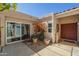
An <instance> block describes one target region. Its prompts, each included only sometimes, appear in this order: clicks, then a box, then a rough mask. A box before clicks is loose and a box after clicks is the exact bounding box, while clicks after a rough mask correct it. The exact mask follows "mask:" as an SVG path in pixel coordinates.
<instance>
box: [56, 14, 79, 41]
mask: <svg viewBox="0 0 79 59" xmlns="http://www.w3.org/2000/svg"><path fill="white" fill-rule="evenodd" d="M57 20H58V21H57V23H58V24H59V39H61V37H60V34H61V24H67V23H78V22H79V21H78V15H74V16H68V17H63V18H60V19H57ZM77 28H79V26H78V27H77ZM78 32H79V31H78ZM77 34H78V35H79V33H77ZM77 39H78V40H79V36H77Z"/></svg>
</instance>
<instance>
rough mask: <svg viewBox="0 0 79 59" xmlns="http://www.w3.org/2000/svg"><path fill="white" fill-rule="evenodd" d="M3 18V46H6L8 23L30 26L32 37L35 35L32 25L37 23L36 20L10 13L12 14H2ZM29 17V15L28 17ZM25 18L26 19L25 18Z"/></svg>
mask: <svg viewBox="0 0 79 59" xmlns="http://www.w3.org/2000/svg"><path fill="white" fill-rule="evenodd" d="M0 16H1V18H0V20H1V22H0V24H1V46H4V45H5V44H6V22H15V23H22V24H30V35H31V34H32V33H33V26H32V23H34V22H35V21H36V18H35V20H33V19H34V18H30V17H25V15H21V14H16V13H10V14H8V15H7V14H0ZM26 16H27V15H26ZM23 17H24V18H23Z"/></svg>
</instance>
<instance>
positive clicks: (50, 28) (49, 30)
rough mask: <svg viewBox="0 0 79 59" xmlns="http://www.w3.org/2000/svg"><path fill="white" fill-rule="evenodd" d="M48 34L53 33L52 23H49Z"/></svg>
mask: <svg viewBox="0 0 79 59" xmlns="http://www.w3.org/2000/svg"><path fill="white" fill-rule="evenodd" d="M48 32H50V33H51V32H52V23H48Z"/></svg>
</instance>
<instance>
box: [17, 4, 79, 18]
mask: <svg viewBox="0 0 79 59" xmlns="http://www.w3.org/2000/svg"><path fill="white" fill-rule="evenodd" d="M74 7H79V3H72V4H71V3H69V4H68V3H19V4H17V11H19V12H22V13H25V14H29V15H32V16H36V17H42V16H45V15H48V14H50V13H58V12H63V11H64V10H67V9H71V8H74Z"/></svg>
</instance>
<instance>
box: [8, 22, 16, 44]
mask: <svg viewBox="0 0 79 59" xmlns="http://www.w3.org/2000/svg"><path fill="white" fill-rule="evenodd" d="M14 36H15V23H12V22H7V42H8V43H9V42H12V40H11V39H12V38H14Z"/></svg>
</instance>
